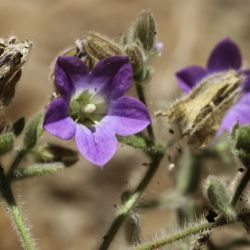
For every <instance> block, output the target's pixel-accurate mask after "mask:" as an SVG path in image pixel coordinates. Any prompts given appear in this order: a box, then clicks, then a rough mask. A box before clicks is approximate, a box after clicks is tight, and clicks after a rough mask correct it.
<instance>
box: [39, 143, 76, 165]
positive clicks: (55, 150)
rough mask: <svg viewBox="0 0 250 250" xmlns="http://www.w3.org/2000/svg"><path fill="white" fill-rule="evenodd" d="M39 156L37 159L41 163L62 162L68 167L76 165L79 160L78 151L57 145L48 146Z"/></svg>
mask: <svg viewBox="0 0 250 250" xmlns="http://www.w3.org/2000/svg"><path fill="white" fill-rule="evenodd" d="M37 156H38V155H37ZM39 156H40V158H39ZM39 156H38V157H37V158H38V160H40V161H44V160H45V161H47V162H62V163H63V164H64V165H65V166H67V167H69V166H71V165H73V164H75V163H76V162H77V161H78V160H79V157H78V152H77V151H75V150H72V149H70V148H67V147H64V146H59V145H56V144H48V145H46V146H45V147H44V148H43V149H42V150H41V152H40V155H39ZM46 156H47V157H46Z"/></svg>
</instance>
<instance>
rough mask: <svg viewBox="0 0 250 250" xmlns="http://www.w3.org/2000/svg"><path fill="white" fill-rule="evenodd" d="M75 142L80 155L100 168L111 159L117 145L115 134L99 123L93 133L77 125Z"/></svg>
mask: <svg viewBox="0 0 250 250" xmlns="http://www.w3.org/2000/svg"><path fill="white" fill-rule="evenodd" d="M75 140H76V146H77V148H78V150H79V151H80V153H81V154H82V155H83V156H84V157H85V158H86V159H87V160H89V161H90V162H92V163H94V164H95V165H98V166H100V167H101V166H103V165H105V164H106V163H107V162H108V161H109V160H110V159H111V158H112V156H113V155H114V154H115V152H116V149H117V145H118V143H117V139H116V137H115V133H114V132H113V131H111V130H110V129H109V128H107V127H106V126H105V125H103V124H101V123H100V124H99V125H98V126H96V127H95V130H94V131H92V130H90V129H89V128H87V127H85V126H83V125H80V124H78V125H77V128H76V135H75Z"/></svg>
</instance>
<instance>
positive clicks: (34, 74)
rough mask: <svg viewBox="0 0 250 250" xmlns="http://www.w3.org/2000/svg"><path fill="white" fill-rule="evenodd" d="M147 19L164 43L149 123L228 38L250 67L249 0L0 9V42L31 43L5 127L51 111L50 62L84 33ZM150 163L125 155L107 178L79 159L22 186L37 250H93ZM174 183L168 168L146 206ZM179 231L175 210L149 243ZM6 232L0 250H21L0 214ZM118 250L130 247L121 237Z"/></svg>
mask: <svg viewBox="0 0 250 250" xmlns="http://www.w3.org/2000/svg"><path fill="white" fill-rule="evenodd" d="M143 9H150V10H151V11H152V12H153V13H154V16H155V19H156V22H157V39H158V41H162V42H164V50H163V53H162V56H161V57H160V58H158V59H157V60H155V63H154V66H155V75H154V77H153V79H152V81H151V82H150V83H147V86H146V93H147V98H148V103H149V105H150V109H151V111H152V114H153V112H154V111H157V110H159V109H160V110H164V109H166V107H167V106H168V105H169V103H171V100H175V99H176V97H178V96H180V93H179V92H178V88H177V84H176V81H175V77H174V72H175V71H177V70H178V69H180V68H182V67H184V66H187V65H190V64H200V65H205V63H206V60H207V57H208V55H209V53H210V50H211V49H212V48H213V46H214V45H215V43H217V42H218V41H219V40H221V39H222V38H224V37H227V36H229V37H231V38H232V39H233V40H235V41H236V42H237V43H238V44H239V45H240V47H241V49H242V54H243V55H244V59H245V60H246V61H249V60H250V43H249V42H248V41H249V40H250V21H249V17H250V1H249V0H238V1H235V0H203V1H201V0H144V1H142V0H54V1H49V0H22V1H20V0H0V37H7V36H10V35H16V36H17V37H18V38H19V39H26V38H27V39H31V40H32V41H33V43H34V48H33V50H32V53H31V56H30V59H29V61H28V63H27V64H26V65H25V68H24V71H23V76H22V79H21V81H20V82H19V84H18V88H17V92H16V97H15V99H14V102H13V104H12V105H11V106H10V107H9V110H8V117H9V118H10V119H11V120H15V119H17V118H18V117H19V116H22V115H25V117H26V118H28V117H30V116H31V115H32V114H34V113H36V112H37V111H38V110H43V109H44V107H45V105H47V103H48V101H49V98H50V96H51V93H52V89H53V85H52V82H51V81H50V80H49V74H50V72H51V66H52V65H53V64H52V63H53V61H54V60H55V58H56V57H57V55H59V54H60V52H62V51H63V50H64V49H65V48H69V47H71V46H72V45H73V44H74V41H75V40H76V39H77V38H81V36H82V34H83V32H84V31H88V30H94V31H98V32H101V33H104V34H106V35H108V36H110V37H113V38H116V37H119V35H120V34H121V33H122V32H123V31H126V30H127V28H128V27H129V25H130V24H131V23H132V22H133V20H134V19H135V18H136V15H137V14H138V13H139V12H140V11H141V10H143ZM246 63H247V62H246ZM155 100H157V102H156V101H155ZM154 123H155V124H156V126H157V127H158V128H159V129H158V131H159V132H158V136H159V137H160V138H161V140H162V142H164V140H165V138H166V135H167V133H166V132H165V131H164V127H163V125H162V123H161V122H159V121H158V120H157V119H155V118H154ZM47 138H48V139H50V140H53V141H54V142H57V143H61V141H59V140H55V139H54V138H52V137H49V136H48V137H47ZM72 147H74V144H73V143H72ZM147 161H148V160H147V158H146V157H144V155H143V154H142V153H141V152H140V151H136V150H134V149H131V148H129V147H127V146H120V148H119V150H118V153H117V154H116V156H115V157H114V158H113V159H112V160H111V161H110V162H109V163H108V164H107V166H105V168H104V169H103V170H101V169H99V168H97V167H95V166H92V165H90V164H89V163H88V162H87V161H85V160H84V159H81V160H80V161H79V162H78V164H77V165H75V166H73V167H72V168H69V169H66V170H65V171H64V172H63V173H61V174H58V175H55V176H49V177H41V178H35V179H32V180H28V181H24V182H22V183H18V184H16V185H15V187H14V188H15V193H16V194H17V200H18V203H19V205H20V206H21V207H22V211H23V213H24V214H25V216H26V217H27V218H28V219H27V221H28V222H29V223H30V224H31V225H32V232H33V234H34V237H35V238H36V241H37V245H38V246H39V249H41V250H57V249H58V250H81V249H83V250H85V249H86V250H88V249H96V248H97V246H98V244H99V243H100V242H101V239H102V237H103V236H104V235H105V232H106V231H107V229H108V227H109V225H110V223H111V222H112V219H113V217H114V215H115V207H116V206H118V205H119V204H120V194H121V193H122V192H123V191H126V190H129V189H130V188H133V187H134V186H135V185H136V183H137V182H138V181H139V180H140V178H141V176H142V173H143V172H144V171H145V170H146V166H145V164H143V163H145V162H147ZM173 182H174V181H173V178H172V175H171V173H169V172H168V163H167V161H163V163H162V165H161V167H160V169H159V171H158V173H157V175H156V176H155V178H154V179H153V180H152V183H151V184H150V186H149V188H148V189H147V190H146V193H145V197H155V196H156V195H159V194H161V193H162V192H163V191H164V190H167V189H169V188H170V187H171V186H172V185H173ZM175 223H176V218H175V213H174V212H171V211H170V210H152V211H147V212H146V213H144V215H143V219H142V238H143V239H152V238H153V237H154V235H155V232H160V231H162V230H163V229H166V228H169V227H170V229H173V225H174V224H175ZM0 229H1V230H0V231H1V232H0V249H1V250H16V249H21V248H20V246H19V243H18V241H17V238H16V235H15V233H14V232H13V231H12V229H13V227H12V226H11V223H10V221H9V218H8V217H7V216H6V213H5V211H4V209H1V210H0ZM112 247H113V249H118V250H120V249H126V248H127V247H128V245H127V243H126V240H125V237H124V232H123V230H121V231H120V233H119V235H118V237H117V238H116V240H115V242H114V244H113V246H112Z"/></svg>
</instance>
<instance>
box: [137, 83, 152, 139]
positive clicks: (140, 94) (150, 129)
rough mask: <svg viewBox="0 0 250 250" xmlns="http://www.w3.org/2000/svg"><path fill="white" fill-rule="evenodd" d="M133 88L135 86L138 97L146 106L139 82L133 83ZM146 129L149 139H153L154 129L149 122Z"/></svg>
mask: <svg viewBox="0 0 250 250" xmlns="http://www.w3.org/2000/svg"><path fill="white" fill-rule="evenodd" d="M135 88H136V92H137V95H138V98H139V99H140V100H141V101H142V102H143V103H144V104H145V105H146V106H147V103H146V98H145V95H144V91H143V87H142V85H141V83H140V82H136V83H135ZM147 131H148V135H149V137H150V139H151V140H152V141H154V140H155V135H154V130H153V127H152V125H151V124H149V126H148V127H147Z"/></svg>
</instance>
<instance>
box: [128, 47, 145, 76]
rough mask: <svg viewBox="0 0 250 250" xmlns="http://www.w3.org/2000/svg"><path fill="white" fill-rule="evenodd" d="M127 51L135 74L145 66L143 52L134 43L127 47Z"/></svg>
mask: <svg viewBox="0 0 250 250" xmlns="http://www.w3.org/2000/svg"><path fill="white" fill-rule="evenodd" d="M125 51H126V53H127V55H128V57H129V59H130V62H131V64H132V67H133V70H134V72H136V71H138V70H140V69H141V68H142V66H143V52H142V50H141V49H140V47H139V46H138V45H137V44H135V43H133V44H128V45H127V46H126V47H125Z"/></svg>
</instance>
